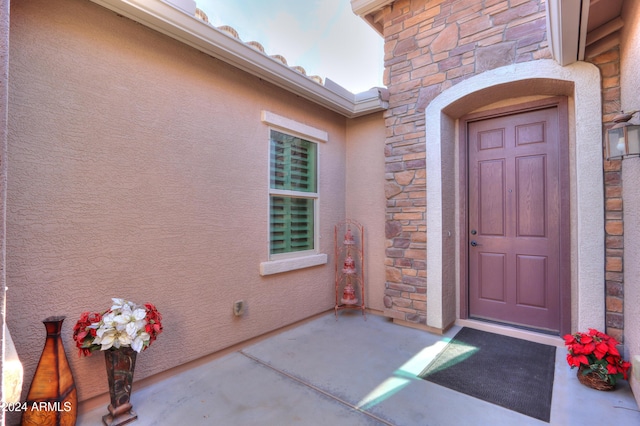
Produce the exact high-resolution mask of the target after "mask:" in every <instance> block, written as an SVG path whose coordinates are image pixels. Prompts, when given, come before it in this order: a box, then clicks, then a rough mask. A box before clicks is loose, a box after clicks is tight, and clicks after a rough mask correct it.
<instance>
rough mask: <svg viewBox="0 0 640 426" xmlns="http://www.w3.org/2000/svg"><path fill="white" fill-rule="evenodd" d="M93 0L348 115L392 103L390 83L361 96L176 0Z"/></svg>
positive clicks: (383, 108)
mask: <svg viewBox="0 0 640 426" xmlns="http://www.w3.org/2000/svg"><path fill="white" fill-rule="evenodd" d="M91 1H92V2H94V3H96V4H99V5H101V6H103V7H105V8H107V9H109V10H112V11H113V12H115V13H118V14H119V15H122V16H126V17H127V18H130V19H132V20H134V21H136V22H139V23H140V24H142V25H145V26H147V27H149V28H151V29H154V30H156V31H158V32H160V33H162V34H165V35H167V36H169V37H171V38H173V39H175V40H178V41H179V42H181V43H184V44H186V45H189V46H191V47H193V48H195V49H198V50H200V51H201V52H203V53H206V54H208V55H210V56H213V57H215V58H218V59H220V60H222V61H224V62H227V63H228V64H230V65H232V66H234V67H236V68H238V69H241V70H243V71H246V72H248V73H249V74H252V75H254V76H257V77H259V78H261V79H263V80H265V81H268V82H270V83H273V84H275V85H276V86H279V87H281V88H283V89H285V90H287V91H289V92H291V93H294V94H296V95H298V96H301V97H302V98H305V99H308V100H310V101H312V102H314V103H316V104H318V105H321V106H323V107H325V108H327V109H329V110H332V111H334V112H337V113H339V114H341V115H343V116H345V117H347V118H354V117H359V116H363V115H367V114H371V113H374V112H379V111H383V110H385V109H387V107H388V102H387V101H386V99H384V98H385V94H386V89H385V88H373V89H371V90H369V91H367V92H363V93H359V94H357V95H356V94H353V93H351V92H349V91H348V90H346V89H344V88H343V87H341V86H339V85H338V84H336V83H334V82H332V81H331V80H329V79H325V84H324V85H321V84H318V82H317V81H316V80H314V79H313V78H310V77H307V76H306V75H305V74H303V73H301V72H300V71H298V70H296V69H295V67H289V66H287V65H286V63H285V62H283V61H282V60H281V59H278V58H275V57H270V56H268V55H266V54H265V53H264V52H263V51H261V50H260V49H259V46H256V44H255V42H250V43H243V42H242V41H241V40H240V39H238V38H237V37H234V36H233V35H232V34H230V31H229V30H226V31H225V30H221V29H218V28H215V27H213V26H212V25H209V24H208V23H207V22H205V20H203V19H198V18H197V17H196V16H195V12H196V11H195V10H194V13H188V12H187V11H185V10H184V8H181V7H179V5H180V2H176V0H173V3H177V4H178V6H176V5H175V4H170V3H169V2H167V1H164V0H161V1H159V0H91ZM276 56H277V55H276Z"/></svg>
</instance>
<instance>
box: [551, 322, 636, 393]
mask: <svg viewBox="0 0 640 426" xmlns="http://www.w3.org/2000/svg"><path fill="white" fill-rule="evenodd" d="M564 343H565V346H566V347H567V350H568V351H569V353H568V354H567V362H568V363H569V365H570V366H571V368H574V367H578V379H579V380H580V382H581V383H582V384H584V385H587V386H589V387H592V388H594V389H598V390H611V389H613V388H615V385H616V382H617V381H618V380H620V379H625V380H626V379H627V377H628V371H629V368H630V367H631V364H630V363H629V362H626V361H624V360H623V359H622V356H621V355H620V352H619V351H618V348H617V346H618V345H619V342H618V341H617V340H616V339H614V338H613V337H611V336H609V335H607V334H605V333H602V332H600V331H598V330H596V329H594V328H590V329H589V332H588V333H582V332H577V333H573V334H567V335H566V336H564Z"/></svg>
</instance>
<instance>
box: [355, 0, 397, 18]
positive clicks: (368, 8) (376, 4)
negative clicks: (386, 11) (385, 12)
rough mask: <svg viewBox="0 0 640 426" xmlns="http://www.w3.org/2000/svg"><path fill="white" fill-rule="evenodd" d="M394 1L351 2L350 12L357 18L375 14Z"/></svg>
mask: <svg viewBox="0 0 640 426" xmlns="http://www.w3.org/2000/svg"><path fill="white" fill-rule="evenodd" d="M394 1H395V0H351V10H353V13H355V14H356V15H358V16H364V15H368V14H370V13H374V12H377V11H378V10H380V9H382V8H383V7H385V6H386V5H388V4H390V3H393V2H394Z"/></svg>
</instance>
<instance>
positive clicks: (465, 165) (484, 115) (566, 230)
mask: <svg viewBox="0 0 640 426" xmlns="http://www.w3.org/2000/svg"><path fill="white" fill-rule="evenodd" d="M553 107H556V108H557V109H558V132H559V135H558V143H559V146H558V156H559V158H558V162H559V166H560V170H559V176H560V247H559V256H560V259H559V261H560V275H559V277H558V279H559V280H560V301H559V303H560V336H562V335H564V334H566V333H570V332H571V223H570V218H571V211H570V209H571V203H570V183H571V181H570V174H569V167H570V164H569V115H568V101H567V98H566V97H564V96H557V97H549V98H544V99H540V100H535V101H530V102H525V103H519V104H514V105H510V106H506V107H499V108H494V109H489V110H486V111H480V112H475V113H470V114H467V115H465V116H463V117H461V118H460V120H459V122H458V139H459V140H458V147H459V149H458V153H459V154H458V170H459V176H458V178H459V187H458V188H459V189H458V202H459V206H460V209H459V212H460V215H459V221H460V222H459V229H460V233H459V247H460V253H459V259H460V264H459V271H460V277H459V279H460V280H459V282H460V288H459V292H460V318H461V319H469V211H468V209H469V200H468V183H469V173H468V170H469V161H468V160H469V146H468V137H467V129H468V124H469V123H470V122H473V121H478V120H484V119H490V118H496V117H503V116H508V115H513V114H518V113H522V112H528V111H533V110H538V109H545V108H553ZM504 325H507V326H508V325H509V324H508V323H505V324H504Z"/></svg>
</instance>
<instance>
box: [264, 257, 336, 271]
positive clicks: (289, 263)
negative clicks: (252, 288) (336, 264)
mask: <svg viewBox="0 0 640 426" xmlns="http://www.w3.org/2000/svg"><path fill="white" fill-rule="evenodd" d="M326 263H327V255H326V254H323V253H321V254H314V255H311V256H302V257H294V258H291V259H281V260H270V261H268V262H262V263H260V275H263V276H264V275H273V274H279V273H281V272H288V271H295V270H296V269H303V268H310V267H312V266H318V265H324V264H326Z"/></svg>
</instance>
